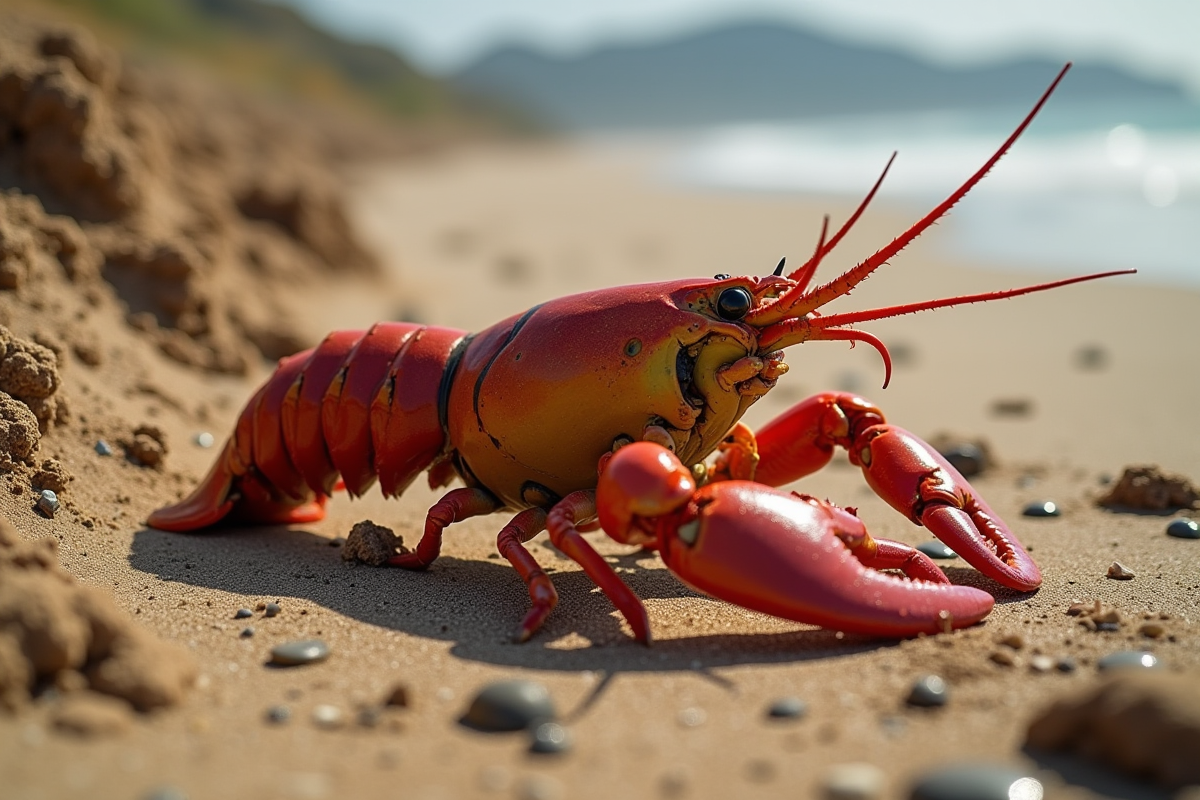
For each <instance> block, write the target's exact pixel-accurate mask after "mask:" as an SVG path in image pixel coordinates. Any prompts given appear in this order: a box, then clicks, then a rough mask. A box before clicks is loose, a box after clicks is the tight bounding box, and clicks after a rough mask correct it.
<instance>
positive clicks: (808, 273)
mask: <svg viewBox="0 0 1200 800" xmlns="http://www.w3.org/2000/svg"><path fill="white" fill-rule="evenodd" d="M897 155H899V151H897V150H893V151H892V157H891V158H889V159H888V162H887V163H886V164H884V165H883V172H881V173H879V177H878V178H877V179H876V180H875V185H874V186H872V187H871V191H869V192H867V196H866V197H864V198H863V199H862V202H861V203H859V204H858V208H856V209H854V213H853V214H851V215H850V218H849V219H847V220H846V221H845V222H843V223H842V227H840V228H838V231H837V233H835V234H834V235H833V238H832V239H830V240H829V244H827V245H825V246H824V247H822V248H819V249H818V251H817V253H815V254H814V255H813V257H812V258H810V259H809V260H808V261H806V262H804V264H803V265H802V266H801V267H800V268H799V269H797V270H796V271H795V272H793V273H792V274H791V275H789V276H788V277H789V278H791V279H792V280H794V281H796V282H797V283H798V284H799V290H800V292H801V293H803V292H804V290H805V289H807V288H808V284H809V281H811V280H812V277H813V275H815V274H816V272H817V267H816V265H815V264H813V263H812V262H813V261H817V262H819V261H820V260H821V259H823V258H824V257H825V256H827V255H829V254H830V253H831V252H833V248H835V247H837V245H838V242H840V241H841V240H842V237H843V236H845V235H846V234H847V233H848V232H849V230H850V229H851V228H852V227H854V223H856V222H858V218H859V217H861V216H862V215H863V212H864V211H866V210H867V206H869V205H870V204H871V201H872V200H873V199H875V193H876V192H878V191H879V187H880V186H882V185H883V179H884V178H886V177H887V174H888V170H890V169H891V168H892V164H893V163H894V162H895V160H896V156H897ZM810 264H811V265H812V267H811V269H810V266H809V265H810Z"/></svg>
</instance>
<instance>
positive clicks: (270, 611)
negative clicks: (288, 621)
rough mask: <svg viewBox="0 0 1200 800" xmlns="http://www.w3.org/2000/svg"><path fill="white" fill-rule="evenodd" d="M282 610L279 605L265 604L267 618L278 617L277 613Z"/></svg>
mask: <svg viewBox="0 0 1200 800" xmlns="http://www.w3.org/2000/svg"><path fill="white" fill-rule="evenodd" d="M282 610H283V609H282V608H280V607H279V603H267V608H266V612H265V613H266V616H268V617H274V616H278V614H279V612H280V611H282Z"/></svg>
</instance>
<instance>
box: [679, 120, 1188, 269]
mask: <svg viewBox="0 0 1200 800" xmlns="http://www.w3.org/2000/svg"><path fill="white" fill-rule="evenodd" d="M1026 112H1027V109H1015V108H1003V109H1001V108H993V109H984V110H963V111H944V112H927V113H919V114H904V115H895V114H889V115H879V116H869V115H862V116H856V117H839V118H829V119H821V120H810V121H797V122H790V123H762V124H739V125H729V126H723V127H717V128H710V129H707V130H704V131H698V132H695V133H694V134H692V135H689V136H686V137H684V138H683V139H682V140H681V144H680V145H679V146H678V147H677V148H676V149H675V150H674V151H673V154H672V155H671V156H669V157H668V158H667V160H666V162H665V164H663V166H662V174H663V175H665V177H666V178H667V179H668V180H671V181H673V182H677V183H683V184H686V185H693V186H710V187H721V188H733V189H742V190H750V191H764V192H800V193H805V194H825V195H835V196H839V197H847V198H861V197H862V196H863V195H865V193H866V192H867V190H868V189H869V188H870V187H871V185H872V184H873V183H874V181H875V179H876V177H878V175H879V172H880V171H881V170H882V169H883V166H884V164H885V163H886V162H887V160H888V158H889V157H890V156H891V154H892V152H893V151H898V153H899V155H898V157H897V159H896V163H895V164H894V166H893V167H892V169H891V171H890V172H889V173H888V177H887V180H886V181H885V183H884V186H883V188H882V189H881V190H880V193H879V195H878V196H877V197H878V200H877V202H879V201H882V202H886V201H887V200H889V199H890V200H893V201H902V202H906V203H910V202H915V203H917V204H919V205H921V206H923V207H925V208H932V207H933V206H934V205H936V204H937V203H938V202H940V201H941V200H942V199H944V198H945V197H946V196H947V195H948V194H949V193H950V192H951V191H953V190H954V189H955V188H956V187H957V186H958V185H959V184H960V183H962V182H963V180H965V179H966V178H967V177H968V176H970V175H971V174H973V173H974V172H975V171H976V170H977V169H979V167H981V166H982V165H983V163H984V162H985V161H986V160H987V158H988V157H989V156H990V155H991V154H992V152H994V151H995V149H996V148H997V147H998V146H999V144H1000V143H1001V142H1003V141H1004V139H1005V138H1006V137H1007V136H1008V135H1009V133H1011V132H1012V130H1013V129H1014V128H1015V127H1016V125H1017V123H1018V122H1019V121H1020V120H1021V119H1022V118H1023V116H1024V114H1025V113H1026ZM951 214H952V215H953V220H952V222H951V223H950V224H947V225H945V226H944V227H943V228H942V233H941V234H940V236H942V237H943V241H942V244H943V245H944V246H946V247H948V248H950V249H951V252H952V253H953V254H958V255H960V256H961V257H962V258H964V260H969V261H972V262H975V263H984V264H988V265H989V266H1013V267H1020V268H1025V269H1033V270H1038V271H1044V272H1048V273H1068V272H1079V271H1099V270H1108V269H1125V268H1130V267H1133V268H1136V269H1138V270H1139V276H1138V277H1139V279H1141V280H1144V281H1149V282H1153V283H1157V284H1166V285H1177V286H1187V287H1189V288H1200V105H1191V104H1189V103H1187V102H1185V101H1163V100H1159V101H1144V102H1138V101H1126V102H1121V103H1116V102H1112V103H1105V104H1100V105H1095V104H1093V105H1087V104H1076V105H1060V106H1055V105H1054V101H1053V100H1051V102H1050V104H1049V105H1047V107H1046V108H1045V109H1044V110H1043V111H1042V113H1041V114H1040V115H1039V117H1038V118H1037V119H1035V120H1034V122H1033V124H1032V125H1031V126H1030V128H1029V129H1028V130H1027V131H1026V132H1025V134H1024V135H1023V136H1022V137H1021V138H1020V139H1019V140H1018V141H1017V143H1016V145H1015V146H1014V147H1013V149H1012V150H1011V151H1010V152H1009V154H1008V155H1006V156H1005V157H1004V158H1003V159H1002V160H1001V161H1000V163H999V164H997V165H996V166H995V167H994V168H993V169H992V171H991V173H989V175H988V176H987V178H986V179H985V180H984V181H983V182H981V183H980V184H979V185H978V186H977V187H976V188H975V189H973V190H972V191H971V193H970V194H969V195H968V196H967V197H966V198H965V199H964V200H963V201H961V202H960V203H959V205H957V206H956V207H955V208H954V209H953V211H952V212H951ZM837 224H838V221H837V220H833V225H834V226H835V227H836V225H837Z"/></svg>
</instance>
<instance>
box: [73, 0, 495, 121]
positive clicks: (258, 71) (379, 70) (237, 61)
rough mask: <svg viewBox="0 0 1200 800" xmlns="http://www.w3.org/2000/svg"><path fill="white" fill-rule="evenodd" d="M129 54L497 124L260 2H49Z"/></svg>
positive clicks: (273, 86) (388, 63)
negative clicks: (165, 57)
mask: <svg viewBox="0 0 1200 800" xmlns="http://www.w3.org/2000/svg"><path fill="white" fill-rule="evenodd" d="M52 1H53V4H54V5H55V6H57V7H58V8H59V9H60V10H62V11H65V12H67V14H68V15H69V16H71V17H73V18H75V19H77V20H79V21H80V22H82V23H85V24H87V25H89V26H90V27H93V28H94V29H96V30H97V32H98V33H100V34H101V35H102V36H104V37H105V38H108V39H110V40H113V39H115V40H117V43H118V44H119V45H120V46H122V48H123V49H124V50H126V52H129V53H131V54H133V55H134V56H135V57H136V56H139V55H140V56H155V57H161V56H163V55H169V56H171V57H175V58H183V59H186V60H189V61H192V62H199V63H200V64H201V65H203V66H205V67H207V68H209V69H213V70H215V71H217V72H219V73H221V74H223V75H225V76H226V77H227V78H230V79H233V80H235V81H237V82H239V83H243V84H246V85H249V86H253V87H256V88H260V89H267V90H270V91H273V92H277V93H280V94H284V95H290V96H297V97H302V98H307V99H313V100H318V101H321V102H324V103H333V104H336V105H349V106H359V107H364V108H371V109H375V110H378V111H382V112H384V113H385V114H387V115H388V116H390V117H393V118H402V119H407V120H414V121H415V120H422V121H433V120H441V121H445V122H468V121H472V120H473V121H475V122H487V121H491V122H501V123H502V126H504V127H507V125H505V124H504V123H503V120H504V119H505V118H506V117H507V118H508V119H507V121H508V122H511V121H513V119H515V118H513V117H510V116H509V115H506V114H504V113H502V112H500V111H499V110H498V109H488V108H486V104H485V103H483V102H482V101H480V100H478V99H472V98H470V97H468V96H466V95H464V94H463V93H461V92H459V91H458V90H456V89H455V88H454V87H452V86H450V85H449V84H447V83H445V82H442V81H439V80H436V79H434V78H431V77H429V76H426V75H424V74H422V73H421V72H419V71H418V70H416V69H414V68H413V67H412V66H411V65H410V64H409V63H408V62H407V61H406V60H405V59H404V58H403V57H402V56H400V55H399V54H397V53H395V52H393V51H391V50H388V49H386V48H383V47H379V46H376V45H370V44H361V43H357V42H350V41H347V40H345V39H341V38H338V37H336V36H334V35H332V34H330V33H327V32H326V31H324V30H322V29H320V28H317V27H316V26H314V25H313V24H311V23H310V22H308V21H307V20H306V19H305V18H304V17H302V16H301V15H300V14H298V13H297V12H296V11H294V10H292V9H291V8H287V7H284V6H277V5H272V4H270V3H266V2H262V1H261V0H52Z"/></svg>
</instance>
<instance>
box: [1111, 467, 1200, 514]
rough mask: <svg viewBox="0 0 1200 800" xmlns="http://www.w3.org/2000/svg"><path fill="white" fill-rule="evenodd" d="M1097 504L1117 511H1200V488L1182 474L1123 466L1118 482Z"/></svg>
mask: <svg viewBox="0 0 1200 800" xmlns="http://www.w3.org/2000/svg"><path fill="white" fill-rule="evenodd" d="M1096 502H1097V503H1098V504H1099V505H1101V506H1104V507H1106V508H1111V509H1116V510H1122V509H1137V510H1142V511H1175V510H1177V509H1181V508H1200V488H1197V487H1196V486H1195V485H1194V484H1193V483H1192V482H1191V481H1189V480H1188V479H1187V478H1185V477H1183V476H1182V475H1171V474H1169V473H1166V472H1163V471H1162V470H1160V469H1159V468H1158V467H1157V466H1154V465H1152V464H1150V465H1138V466H1132V467H1126V468H1125V472H1124V473H1123V474H1122V475H1121V477H1120V479H1119V480H1118V481H1117V482H1116V483H1115V484H1113V487H1112V488H1111V489H1109V490H1108V492H1107V493H1106V494H1105V495H1104V496H1103V497H1101V498H1100V499H1099V500H1097V501H1096Z"/></svg>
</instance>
